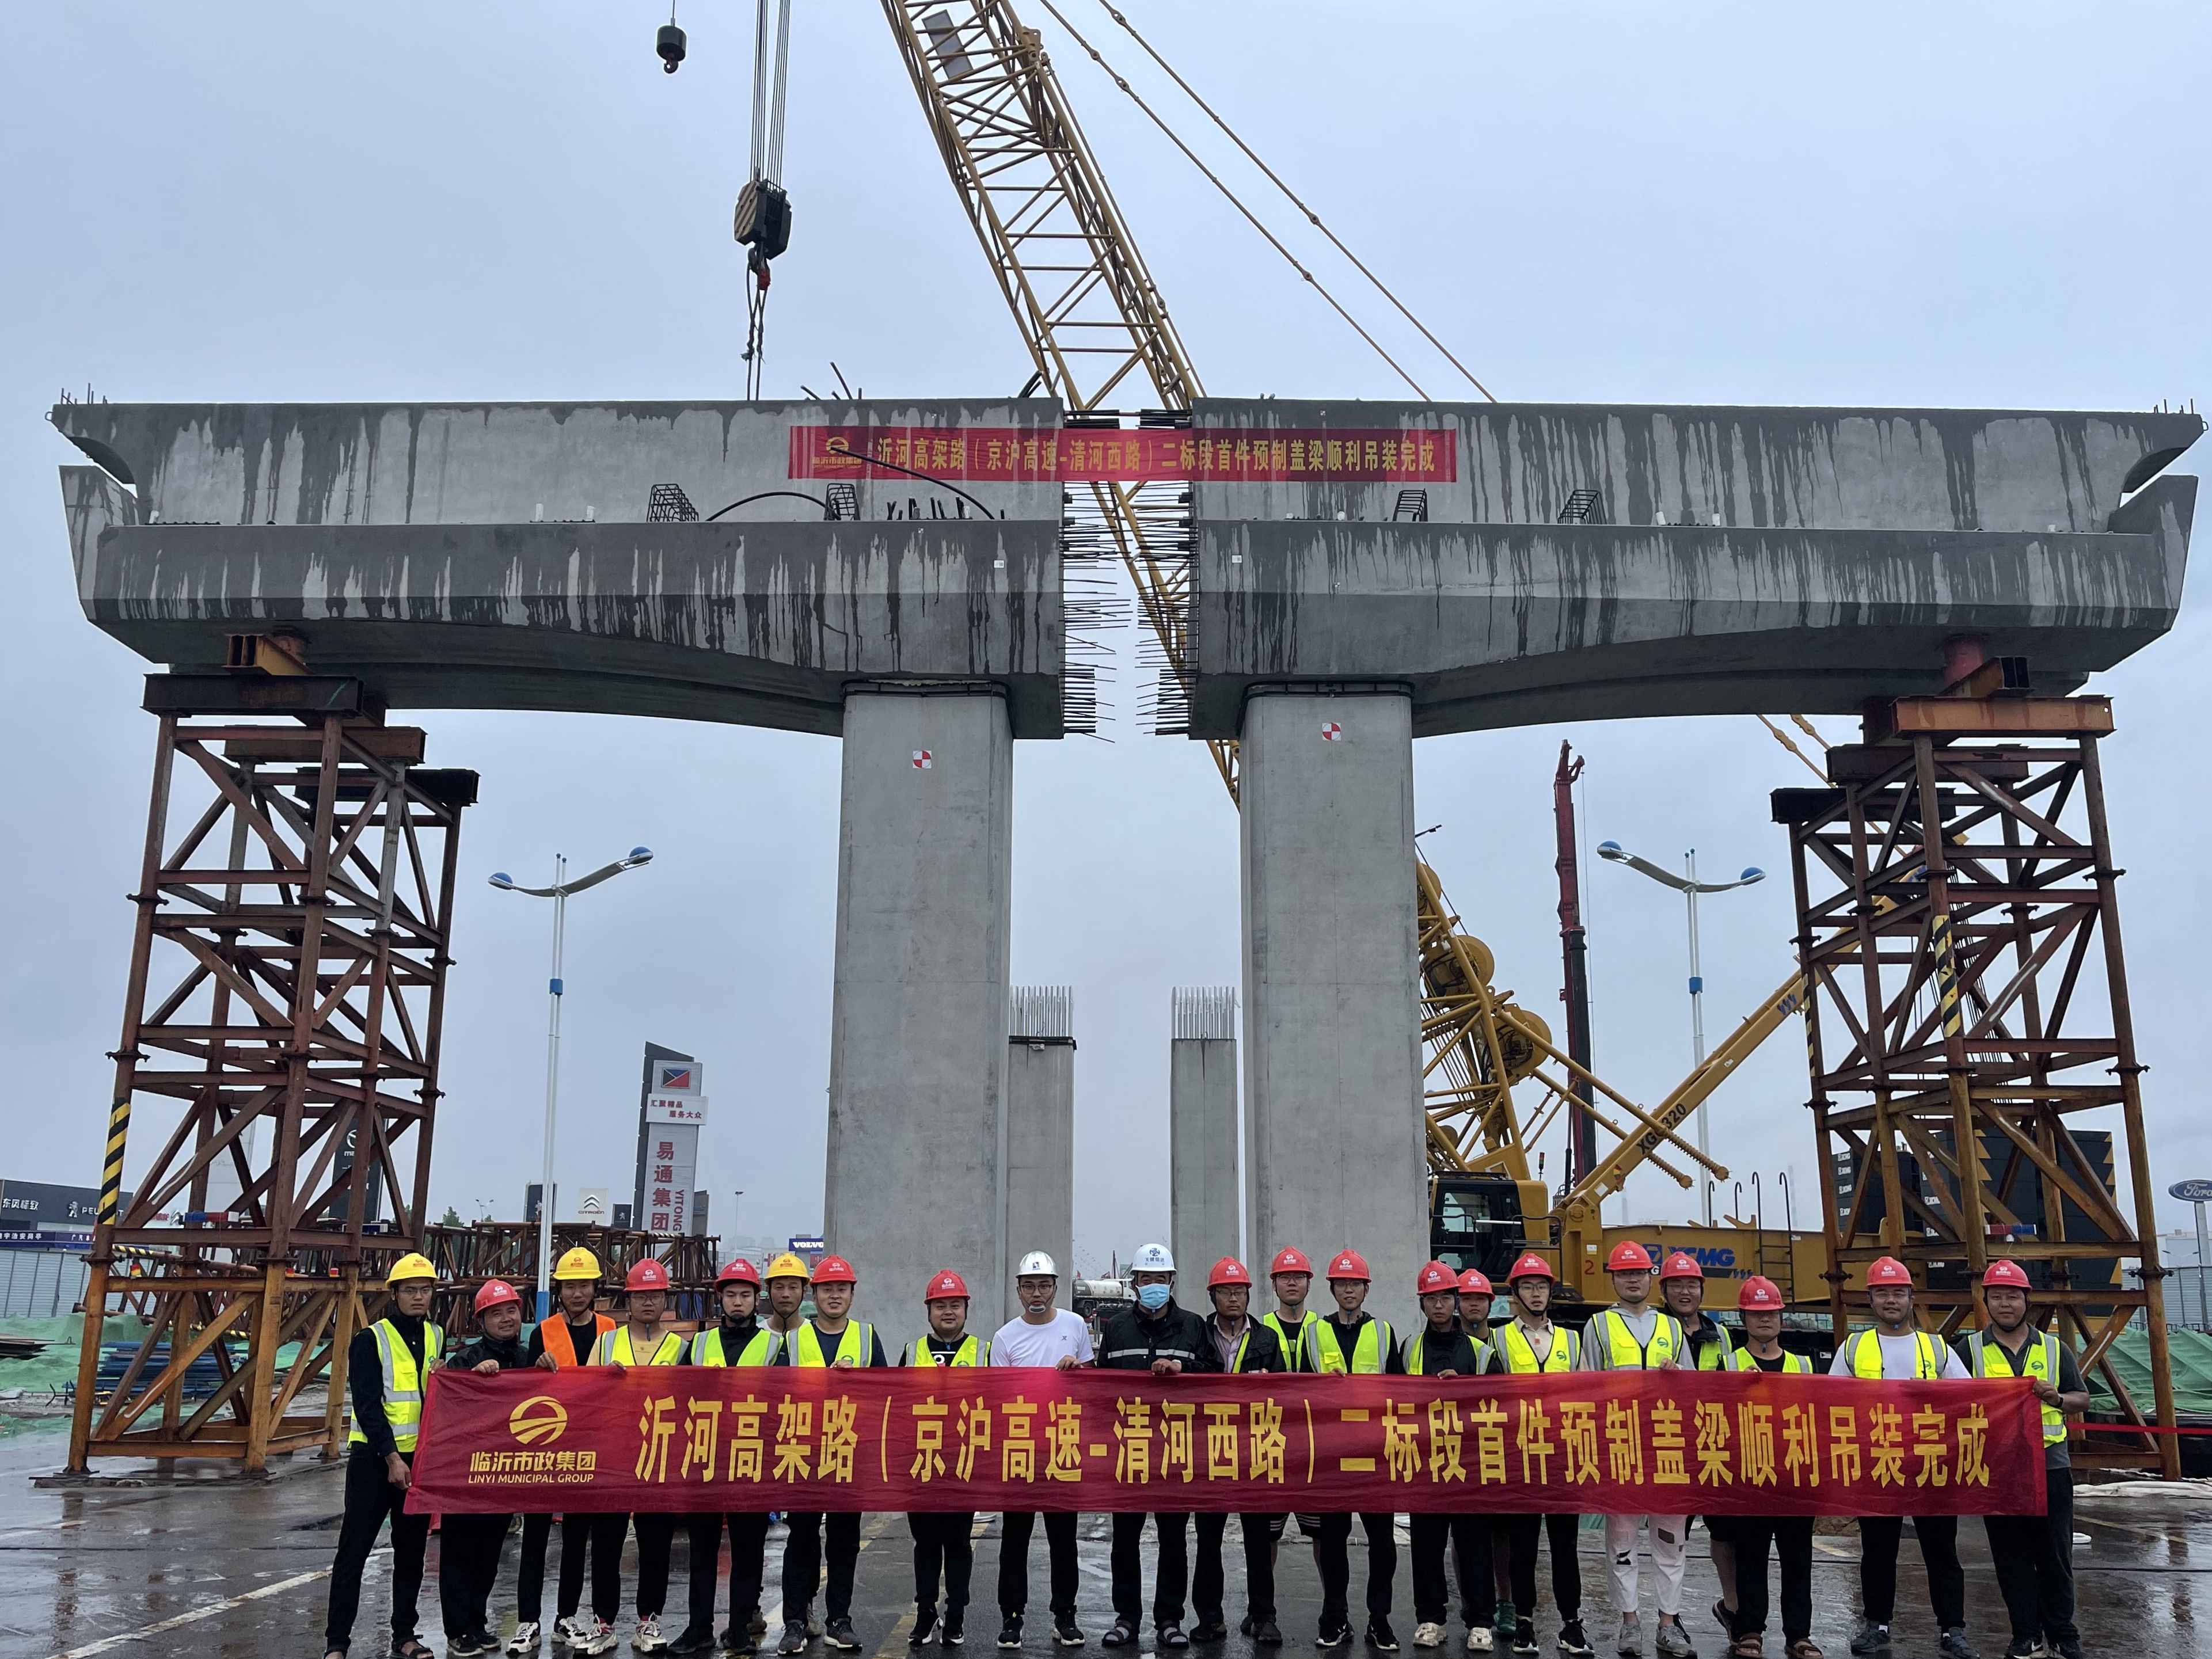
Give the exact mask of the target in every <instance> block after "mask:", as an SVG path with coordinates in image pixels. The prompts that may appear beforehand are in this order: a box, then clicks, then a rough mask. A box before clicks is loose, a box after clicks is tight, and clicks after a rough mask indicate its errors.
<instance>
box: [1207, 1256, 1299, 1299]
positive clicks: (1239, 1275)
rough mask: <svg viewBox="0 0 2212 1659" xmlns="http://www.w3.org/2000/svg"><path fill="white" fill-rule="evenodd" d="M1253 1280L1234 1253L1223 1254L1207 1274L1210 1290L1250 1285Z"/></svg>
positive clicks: (1208, 1288)
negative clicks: (1220, 1286) (1226, 1286)
mask: <svg viewBox="0 0 2212 1659" xmlns="http://www.w3.org/2000/svg"><path fill="white" fill-rule="evenodd" d="M1301 1259H1303V1258H1301ZM1251 1282H1252V1275H1251V1274H1250V1273H1247V1272H1246V1271H1245V1269H1244V1264H1243V1262H1241V1261H1238V1260H1237V1258H1236V1257H1235V1256H1233V1255H1225V1256H1223V1257H1222V1258H1221V1260H1220V1261H1217V1262H1215V1263H1214V1264H1213V1271H1212V1273H1208V1274H1206V1289H1207V1290H1209V1291H1210V1290H1212V1289H1213V1288H1214V1287H1215V1286H1216V1285H1249V1284H1250V1283H1251Z"/></svg>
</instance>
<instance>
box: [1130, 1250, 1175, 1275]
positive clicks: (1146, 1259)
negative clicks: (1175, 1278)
mask: <svg viewBox="0 0 2212 1659" xmlns="http://www.w3.org/2000/svg"><path fill="white" fill-rule="evenodd" d="M1129 1267H1130V1270H1131V1271H1132V1272H1133V1273H1173V1272H1174V1271H1175V1270H1176V1265H1175V1257H1174V1256H1173V1255H1170V1254H1169V1252H1168V1247H1167V1246H1166V1245H1164V1244H1147V1245H1146V1246H1145V1248H1144V1249H1141V1250H1139V1251H1138V1252H1137V1254H1136V1255H1134V1256H1133V1258H1131V1260H1130V1262H1129Z"/></svg>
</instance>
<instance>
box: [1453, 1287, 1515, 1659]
mask: <svg viewBox="0 0 2212 1659" xmlns="http://www.w3.org/2000/svg"><path fill="white" fill-rule="evenodd" d="M1497 1300H1498V1291H1497V1288H1496V1287H1495V1286H1494V1285H1492V1284H1491V1282H1490V1279H1489V1275H1487V1274H1486V1273H1484V1272H1483V1271H1482V1269H1481V1268H1480V1267H1469V1268H1468V1269H1467V1271H1466V1272H1464V1273H1462V1274H1460V1276H1459V1322H1460V1328H1461V1329H1462V1330H1463V1331H1465V1332H1466V1333H1467V1334H1468V1336H1469V1337H1471V1338H1473V1339H1474V1340H1475V1341H1477V1342H1480V1344H1482V1346H1483V1350H1484V1352H1485V1353H1487V1352H1489V1350H1490V1309H1491V1304H1492V1303H1494V1302H1496V1301H1497ZM1483 1364H1484V1365H1485V1367H1486V1368H1487V1366H1488V1364H1489V1361H1488V1360H1487V1359H1485V1360H1484V1362H1483ZM1490 1577H1491V1591H1492V1594H1491V1600H1492V1601H1493V1602H1494V1603H1495V1604H1496V1608H1497V1611H1496V1614H1495V1616H1494V1617H1493V1619H1492V1646H1494V1647H1505V1646H1509V1645H1510V1644H1511V1643H1512V1640H1513V1635H1514V1626H1515V1622H1516V1620H1515V1614H1514V1608H1513V1535H1512V1528H1511V1527H1510V1526H1509V1525H1508V1524H1507V1522H1506V1519H1505V1517H1504V1516H1502V1515H1493V1516H1491V1517H1490ZM1497 1632H1504V1633H1503V1634H1502V1635H1500V1634H1498V1633H1497Z"/></svg>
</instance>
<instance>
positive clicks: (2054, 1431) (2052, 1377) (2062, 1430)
mask: <svg viewBox="0 0 2212 1659" xmlns="http://www.w3.org/2000/svg"><path fill="white" fill-rule="evenodd" d="M1982 1339H1983V1333H1982V1332H1980V1331H1976V1332H1974V1333H1972V1334H1971V1335H1969V1336H1968V1337H1967V1338H1966V1346H1967V1350H1968V1352H1971V1353H1972V1355H1973V1359H1974V1375H1975V1376H2033V1377H2036V1378H2039V1379H2040V1380H2041V1381H2043V1382H2045V1383H2050V1384H2051V1387H2052V1388H2054V1389H2055V1388H2057V1386H2058V1339H2057V1337H2056V1336H2054V1335H2053V1334H2051V1333H2050V1332H2049V1331H2045V1332H2044V1333H2043V1334H2042V1335H2041V1337H2039V1339H2038V1340H2036V1342H2035V1345H2034V1346H2033V1347H2031V1348H2029V1349H2028V1351H2027V1355H2026V1356H2025V1357H2024V1358H2023V1359H2022V1361H2021V1363H2022V1364H2024V1365H2025V1366H2026V1367H2027V1369H2026V1370H2017V1371H2016V1370H2014V1369H2013V1368H2012V1356H2011V1355H2010V1354H2008V1353H2007V1352H2005V1348H2004V1345H2003V1344H2002V1342H1984V1340H1982ZM1992 1365H1994V1366H1996V1370H1990V1367H1991V1366H1992ZM2065 1437H2066V1413H2064V1412H2063V1411H2062V1410H2061V1409H2060V1408H2059V1407H2056V1406H2045V1407H2043V1439H2044V1443H2045V1444H2046V1445H2056V1444H2057V1443H2058V1442H2060V1441H2062V1440H2063V1439H2064V1438H2065Z"/></svg>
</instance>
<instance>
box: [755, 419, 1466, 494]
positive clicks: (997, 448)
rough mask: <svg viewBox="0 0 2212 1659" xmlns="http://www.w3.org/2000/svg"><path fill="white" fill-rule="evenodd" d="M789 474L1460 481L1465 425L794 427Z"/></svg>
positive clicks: (977, 479) (966, 479)
mask: <svg viewBox="0 0 2212 1659" xmlns="http://www.w3.org/2000/svg"><path fill="white" fill-rule="evenodd" d="M788 471H789V473H790V476H791V477H793V478H847V479H860V478H880V479H890V480H892V481H896V480H899V479H902V478H919V479H923V480H928V479H943V480H945V481H947V482H951V483H1162V482H1188V483H1455V482H1457V480H1458V478H1459V433H1458V430H1457V429H1456V428H1449V427H1441V428H1429V429H1419V428H1417V429H1407V430H1397V429H1393V430H1389V431H1365V430H1360V431H1346V432H1321V431H1313V432H1309V431H1272V430H1261V429H1259V428H1207V429H1205V430H1202V431H1192V430H1188V429H1182V428H1167V429H1151V430H1140V431H1134V432H1124V431H1117V430H1111V429H1101V430H1097V431H1085V430H1082V429H1079V428H1051V429H1048V430H1044V431H1034V430H1024V429H1022V428H1017V427H967V428H945V427H919V426H878V427H829V426H794V427H793V428H791V437H790V456H789V468H788Z"/></svg>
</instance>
